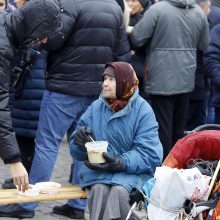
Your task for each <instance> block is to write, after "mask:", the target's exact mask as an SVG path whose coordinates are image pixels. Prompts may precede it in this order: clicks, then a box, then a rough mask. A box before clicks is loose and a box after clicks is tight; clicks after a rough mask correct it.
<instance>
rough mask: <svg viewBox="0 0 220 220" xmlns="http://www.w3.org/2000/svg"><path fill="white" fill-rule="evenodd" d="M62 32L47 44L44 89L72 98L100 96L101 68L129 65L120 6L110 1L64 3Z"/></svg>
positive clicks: (85, 0)
mask: <svg viewBox="0 0 220 220" xmlns="http://www.w3.org/2000/svg"><path fill="white" fill-rule="evenodd" d="M61 7H62V8H63V19H64V28H63V29H62V31H61V32H60V33H59V34H57V35H55V36H53V37H51V38H50V39H49V41H48V43H49V44H48V45H47V48H46V49H47V50H49V52H50V53H49V57H48V66H47V76H46V88H47V89H48V90H50V91H54V92H60V93H63V94H68V95H73V96H95V95H99V94H100V92H101V83H102V72H103V70H104V65H105V63H107V62H110V61H114V60H115V61H130V48H129V44H128V41H127V35H126V32H125V28H124V23H123V14H122V10H121V8H120V6H119V5H118V4H117V2H116V1H112V0H103V1H100V0H74V1H73V0H65V1H61Z"/></svg>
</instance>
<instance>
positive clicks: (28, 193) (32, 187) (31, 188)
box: [16, 184, 40, 196]
mask: <svg viewBox="0 0 220 220" xmlns="http://www.w3.org/2000/svg"><path fill="white" fill-rule="evenodd" d="M16 187H17V186H16ZM17 188H18V187H17ZM39 193H40V189H39V188H38V187H36V186H35V185H31V184H29V189H28V190H25V192H21V191H18V194H19V195H22V196H38V195H39Z"/></svg>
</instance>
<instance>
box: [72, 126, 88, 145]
mask: <svg viewBox="0 0 220 220" xmlns="http://www.w3.org/2000/svg"><path fill="white" fill-rule="evenodd" d="M91 135H92V130H91V128H89V127H84V126H81V127H78V129H77V130H76V132H75V134H74V144H75V145H78V146H79V147H85V143H86V142H90V141H92V140H91V138H90V137H89V136H91Z"/></svg>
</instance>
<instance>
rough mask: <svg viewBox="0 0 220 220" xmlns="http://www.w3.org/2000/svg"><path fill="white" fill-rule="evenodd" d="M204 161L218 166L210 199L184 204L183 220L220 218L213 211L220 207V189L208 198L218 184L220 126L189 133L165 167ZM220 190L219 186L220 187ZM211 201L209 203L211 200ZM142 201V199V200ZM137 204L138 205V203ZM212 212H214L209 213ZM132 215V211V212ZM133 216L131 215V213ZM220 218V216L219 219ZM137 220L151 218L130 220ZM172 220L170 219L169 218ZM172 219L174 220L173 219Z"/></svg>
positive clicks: (178, 166) (207, 127) (184, 165)
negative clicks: (213, 162)
mask: <svg viewBox="0 0 220 220" xmlns="http://www.w3.org/2000/svg"><path fill="white" fill-rule="evenodd" d="M198 159H200V160H202V161H217V163H216V164H217V166H216V168H215V170H214V172H213V173H212V180H211V183H210V185H209V190H208V193H207V195H208V196H207V198H206V199H205V200H204V201H200V202H198V203H194V202H192V201H190V200H186V201H185V202H184V204H183V209H184V213H185V214H186V216H187V217H183V216H182V217H181V216H180V217H179V218H176V220H180V219H184V220H185V219H198V220H217V219H220V218H218V217H217V216H215V217H213V216H214V215H213V209H214V208H216V206H217V207H220V204H219V196H220V193H219V191H220V190H219V191H218V190H215V191H216V193H215V194H214V196H215V197H213V198H212V197H211V198H210V196H209V195H211V194H213V193H212V191H213V186H214V185H215V182H216V177H217V174H218V171H219V169H220V162H219V161H220V125H216V124H207V125H202V126H199V127H197V128H196V129H194V130H193V131H190V132H186V136H185V137H184V138H182V139H180V140H179V141H177V143H176V144H175V145H174V147H173V148H172V150H171V152H170V154H169V155H168V156H167V157H166V159H165V161H164V163H163V166H167V167H170V168H178V169H186V168H187V165H188V164H189V163H190V161H195V160H198ZM219 188H220V187H219ZM208 198H209V200H208ZM142 201H143V197H142ZM136 204H138V202H137V201H136ZM204 210H208V211H207V214H206V216H204V212H203V211H204ZM209 210H211V211H209ZM131 213H132V211H131ZM131 216H132V214H131ZM219 217H220V216H219ZM127 219H135V220H137V219H138V220H147V219H148V217H147V216H145V217H143V216H142V217H141V218H132V217H131V218H127ZM167 220H170V219H167ZM172 220H173V219H172Z"/></svg>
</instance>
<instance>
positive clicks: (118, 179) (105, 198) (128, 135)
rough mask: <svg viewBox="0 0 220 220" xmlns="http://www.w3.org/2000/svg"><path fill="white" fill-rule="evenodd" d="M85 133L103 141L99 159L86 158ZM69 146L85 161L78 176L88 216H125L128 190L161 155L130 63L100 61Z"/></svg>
mask: <svg viewBox="0 0 220 220" xmlns="http://www.w3.org/2000/svg"><path fill="white" fill-rule="evenodd" d="M90 136H92V137H93V138H94V139H95V140H97V141H103V140H105V141H107V142H108V148H107V153H103V157H104V159H105V163H90V162H89V161H88V156H87V151H86V147H85V143H86V142H90V141H91V138H90ZM70 151H71V155H72V156H73V158H74V159H76V160H80V161H85V162H84V163H83V165H82V167H81V169H80V172H79V175H80V185H81V187H83V188H85V189H86V192H87V199H88V208H89V213H90V219H91V220H102V219H103V220H108V219H126V216H127V214H128V212H129V209H130V204H129V193H130V191H131V190H132V188H139V189H140V188H141V187H142V186H143V184H144V183H145V181H147V180H148V179H149V178H151V177H152V176H153V173H154V171H155V168H156V167H157V166H159V165H160V164H161V162H162V157H163V150H162V145H161V143H160V140H159V137H158V124H157V122H156V119H155V115H154V112H153V110H152V109H151V107H150V105H149V104H148V103H147V102H146V101H145V100H144V99H143V98H141V97H140V96H139V95H138V79H137V77H136V74H135V72H134V69H133V68H132V66H131V65H130V64H128V63H125V62H112V63H108V64H107V65H106V66H105V70H104V73H103V83H102V93H101V95H100V98H99V99H98V100H96V101H95V102H93V103H92V104H91V106H90V107H89V108H88V109H87V111H86V112H85V113H84V114H83V115H82V117H81V118H80V120H79V124H78V127H77V129H76V131H75V132H74V133H73V134H72V136H71V139H70Z"/></svg>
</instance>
